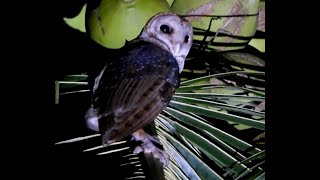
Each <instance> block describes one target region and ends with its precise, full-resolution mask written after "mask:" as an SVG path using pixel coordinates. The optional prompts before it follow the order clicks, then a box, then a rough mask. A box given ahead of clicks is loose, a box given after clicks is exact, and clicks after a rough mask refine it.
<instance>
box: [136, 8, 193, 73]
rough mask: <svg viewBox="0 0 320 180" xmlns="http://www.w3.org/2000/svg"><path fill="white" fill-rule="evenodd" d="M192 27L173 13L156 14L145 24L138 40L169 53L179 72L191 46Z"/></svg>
mask: <svg viewBox="0 0 320 180" xmlns="http://www.w3.org/2000/svg"><path fill="white" fill-rule="evenodd" d="M192 37H193V30H192V25H191V24H190V22H189V21H187V20H186V19H184V18H182V17H179V16H178V15H176V14H174V13H158V14H156V15H155V16H153V17H152V18H150V20H149V21H148V22H147V24H146V26H145V27H144V28H143V30H142V32H141V34H140V36H139V38H141V39H142V40H144V41H148V42H151V43H154V44H156V45H158V46H160V47H161V48H162V49H164V50H167V51H169V52H170V53H171V54H172V55H173V56H174V57H175V59H176V60H177V62H178V65H179V72H180V73H181V72H182V70H183V67H184V62H185V59H186V57H187V55H188V53H189V51H190V48H191V46H192Z"/></svg>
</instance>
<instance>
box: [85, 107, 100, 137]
mask: <svg viewBox="0 0 320 180" xmlns="http://www.w3.org/2000/svg"><path fill="white" fill-rule="evenodd" d="M85 119H86V125H87V127H88V128H89V129H91V130H93V131H96V132H99V121H98V115H97V112H96V111H95V109H94V108H93V107H92V106H91V107H90V108H89V109H88V111H87V113H86V116H85Z"/></svg>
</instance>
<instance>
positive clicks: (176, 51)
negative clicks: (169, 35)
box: [172, 44, 180, 55]
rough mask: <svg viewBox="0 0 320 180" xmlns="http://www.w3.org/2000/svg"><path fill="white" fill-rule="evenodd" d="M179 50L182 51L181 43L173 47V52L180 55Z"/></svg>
mask: <svg viewBox="0 0 320 180" xmlns="http://www.w3.org/2000/svg"><path fill="white" fill-rule="evenodd" d="M179 51H180V44H176V45H175V46H174V48H173V51H172V52H173V54H174V55H178V54H179Z"/></svg>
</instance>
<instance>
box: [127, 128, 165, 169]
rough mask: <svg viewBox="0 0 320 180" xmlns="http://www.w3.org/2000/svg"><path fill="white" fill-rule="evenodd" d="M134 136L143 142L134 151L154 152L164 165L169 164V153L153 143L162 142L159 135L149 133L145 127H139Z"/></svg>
mask: <svg viewBox="0 0 320 180" xmlns="http://www.w3.org/2000/svg"><path fill="white" fill-rule="evenodd" d="M132 137H133V139H134V140H136V141H141V142H142V144H141V145H140V146H138V147H136V148H135V149H134V151H133V153H135V154H139V153H140V152H142V151H143V152H144V153H152V154H153V156H154V157H155V158H157V159H159V160H160V162H162V164H163V165H164V166H167V165H168V164H169V155H168V154H167V153H166V152H164V151H163V150H161V149H159V148H158V147H157V146H155V145H154V144H153V143H158V144H160V141H159V139H158V138H157V137H155V136H151V135H149V134H147V133H146V132H145V131H144V130H143V129H139V130H138V131H136V132H134V133H133V134H132Z"/></svg>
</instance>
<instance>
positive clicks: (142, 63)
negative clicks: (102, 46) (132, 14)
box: [86, 13, 193, 165]
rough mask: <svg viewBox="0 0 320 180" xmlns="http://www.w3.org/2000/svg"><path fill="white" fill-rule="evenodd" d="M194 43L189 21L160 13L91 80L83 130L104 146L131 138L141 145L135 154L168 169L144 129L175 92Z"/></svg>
mask: <svg viewBox="0 0 320 180" xmlns="http://www.w3.org/2000/svg"><path fill="white" fill-rule="evenodd" d="M192 37H193V30H192V26H191V24H190V23H189V22H188V21H187V20H185V19H183V18H181V17H179V16H177V15H176V14H173V13H159V14H156V15H155V16H153V17H152V18H151V19H150V20H149V21H148V22H147V24H146V25H145V27H144V28H143V30H142V31H141V33H140V35H139V36H138V37H137V38H136V39H134V40H132V41H131V42H129V43H127V44H126V45H125V46H124V47H122V48H120V49H117V50H113V53H112V54H113V57H112V58H108V59H106V65H105V66H104V67H103V68H102V70H101V71H100V74H98V75H97V76H96V78H95V80H94V84H93V88H92V99H91V101H92V102H91V107H90V108H89V109H88V111H87V113H86V122H87V126H88V127H89V128H90V129H92V130H94V131H97V132H99V133H101V135H102V143H103V144H104V145H106V146H107V145H109V144H110V143H113V142H116V141H119V140H121V139H123V138H125V137H128V136H130V135H131V136H132V137H133V139H135V140H136V141H141V142H142V144H141V146H138V147H137V148H136V149H135V152H136V153H139V152H141V151H144V152H151V153H152V154H153V155H154V156H155V157H156V158H159V159H160V161H161V162H162V163H163V164H164V165H167V164H168V162H169V159H168V156H167V155H166V154H165V153H164V152H162V151H161V150H160V149H158V148H157V147H156V146H155V145H154V144H153V142H157V138H155V137H153V136H151V135H149V134H147V133H146V132H145V131H144V130H143V129H142V128H143V127H145V126H146V125H148V124H150V123H151V122H152V121H153V120H154V119H155V118H156V116H158V115H159V113H160V112H161V111H162V110H163V109H164V108H165V107H166V106H167V105H168V103H169V101H170V99H171V97H172V95H173V94H174V93H175V89H176V88H178V87H179V83H180V79H179V74H180V73H181V72H182V70H183V67H184V62H185V59H186V56H187V55H188V53H189V50H190V48H191V45H192Z"/></svg>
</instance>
